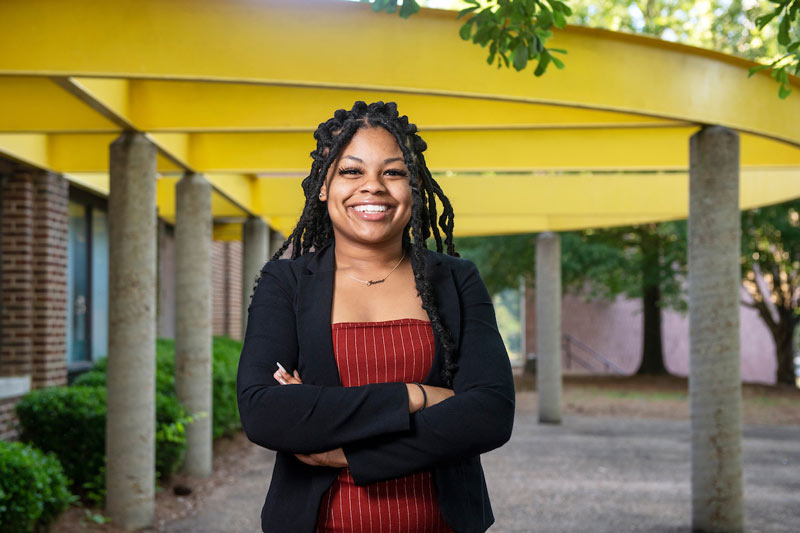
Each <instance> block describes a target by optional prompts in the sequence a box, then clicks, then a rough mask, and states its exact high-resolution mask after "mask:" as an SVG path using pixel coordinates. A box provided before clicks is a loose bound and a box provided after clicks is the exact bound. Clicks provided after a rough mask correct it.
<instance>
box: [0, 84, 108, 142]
mask: <svg viewBox="0 0 800 533" xmlns="http://www.w3.org/2000/svg"><path fill="white" fill-rule="evenodd" d="M116 129H117V127H116V126H115V125H114V123H112V122H111V121H109V120H108V119H106V118H105V117H103V116H101V115H99V114H98V113H97V112H96V111H94V110H92V109H91V108H89V107H88V106H87V105H86V104H84V103H83V102H80V101H78V100H76V99H75V98H74V96H72V95H70V94H67V93H66V92H64V90H63V88H62V87H59V86H58V85H57V84H55V83H53V81H52V80H50V79H49V78H44V77H33V76H0V132H6V133H26V132H30V133H34V132H36V133H50V132H82V131H84V132H85V131H106V132H107V131H114V130H116Z"/></svg>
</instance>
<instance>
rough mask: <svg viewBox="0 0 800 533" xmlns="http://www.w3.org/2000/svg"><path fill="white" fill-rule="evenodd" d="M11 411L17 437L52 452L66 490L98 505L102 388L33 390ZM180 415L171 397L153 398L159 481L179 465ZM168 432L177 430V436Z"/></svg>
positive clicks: (182, 421)
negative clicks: (69, 486)
mask: <svg viewBox="0 0 800 533" xmlns="http://www.w3.org/2000/svg"><path fill="white" fill-rule="evenodd" d="M16 411H17V416H18V418H19V421H20V425H21V426H22V433H21V435H20V438H21V439H22V440H23V441H25V442H30V443H32V444H34V445H35V446H37V447H38V448H40V449H42V450H45V451H48V452H53V453H55V455H56V456H58V458H59V460H60V461H61V464H62V465H63V467H64V470H65V472H66V474H67V476H68V477H69V478H70V480H71V481H72V490H73V491H75V492H77V493H79V494H81V495H82V496H83V497H84V499H86V500H90V501H94V502H101V501H102V500H103V498H104V494H105V488H104V487H105V478H104V473H103V469H104V467H105V432H106V389H105V387H85V386H74V385H73V386H71V387H49V388H45V389H38V390H34V391H32V392H30V393H28V394H27V395H25V396H24V397H23V398H22V400H21V401H20V402H19V403H18V404H17V405H16ZM186 416H187V415H186V412H185V410H184V409H183V407H182V406H181V405H180V404H179V403H178V401H177V399H175V398H174V396H167V395H165V394H161V393H157V394H156V420H155V423H156V425H157V427H158V431H157V434H156V471H157V473H158V475H160V476H168V475H169V474H171V473H173V472H174V471H175V470H176V469H177V468H178V466H180V463H181V461H182V460H183V454H184V451H185V449H186V439H185V435H183V433H182V427H181V425H182V424H185V423H186V422H185V421H186ZM171 427H173V428H176V427H177V432H176V429H173V430H172V431H171V430H170V428H171ZM176 435H177V437H176Z"/></svg>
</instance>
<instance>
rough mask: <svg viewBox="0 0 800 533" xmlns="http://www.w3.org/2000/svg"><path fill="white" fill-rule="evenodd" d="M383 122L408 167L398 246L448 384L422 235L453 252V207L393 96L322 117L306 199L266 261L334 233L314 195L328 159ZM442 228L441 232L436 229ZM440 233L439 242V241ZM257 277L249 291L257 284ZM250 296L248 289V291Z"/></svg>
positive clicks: (451, 366) (445, 340)
mask: <svg viewBox="0 0 800 533" xmlns="http://www.w3.org/2000/svg"><path fill="white" fill-rule="evenodd" d="M364 127H382V128H384V129H385V130H386V131H388V132H389V133H390V134H392V136H393V137H394V138H395V140H396V141H397V144H398V146H399V147H400V150H401V151H402V153H403V159H404V162H405V164H406V168H407V169H408V172H409V181H410V185H411V190H412V197H413V203H412V208H411V220H410V221H409V224H408V226H407V227H406V230H405V231H404V232H403V241H402V246H403V249H405V250H406V251H407V252H409V257H410V259H411V266H412V271H413V273H414V285H415V287H416V289H417V293H418V294H419V296H420V299H421V300H422V307H423V308H424V309H425V311H427V312H428V316H429V317H430V319H431V326H432V327H433V330H434V332H435V333H436V336H437V338H438V339H439V343H440V344H441V346H442V350H443V355H444V364H443V365H442V373H441V377H442V380H443V381H444V383H446V384H447V385H448V386H452V383H453V378H454V376H455V373H456V371H457V370H458V364H457V362H456V355H455V347H454V345H453V340H452V336H451V335H450V332H449V331H448V330H447V327H446V326H445V325H444V323H443V322H442V318H441V316H440V314H439V308H438V306H437V305H436V299H435V296H434V291H433V287H432V285H431V283H430V280H428V278H427V273H426V260H425V252H426V240H427V239H428V237H430V236H431V235H432V236H433V238H434V240H435V241H436V250H437V251H438V252H440V253H441V252H443V251H444V248H446V250H447V252H446V253H447V254H448V255H452V256H456V257H458V253H457V252H456V250H455V246H454V244H453V218H454V215H453V208H452V206H451V204H450V200H449V199H448V198H447V196H445V194H444V191H443V190H442V188H441V187H440V186H439V184H438V183H437V182H436V180H434V179H433V176H431V173H430V171H429V170H428V167H427V165H426V163H425V157H424V156H423V155H422V152H424V151H425V150H426V149H427V144H426V143H425V141H424V140H422V138H421V137H420V136H419V135H417V127H416V125H414V124H412V123H410V122H409V121H408V117H406V116H405V115H404V116H399V113H398V112H397V104H395V103H394V102H387V103H383V102H375V103H372V104H369V105H367V104H366V103H365V102H361V101H359V102H356V103H355V104H354V105H353V108H352V109H351V110H349V111H347V110H345V109H339V110H337V111H336V112H335V113H334V116H333V118H331V119H329V120H327V121H326V122H323V123H321V124H320V125H319V127H318V128H317V130H316V131H315V132H314V138H315V139H316V141H317V147H316V149H315V150H314V151H312V152H311V154H310V155H311V157H312V159H313V163H312V165H311V172H310V174H309V175H308V176H307V177H305V178H304V179H303V183H302V187H303V193H304V195H305V199H306V201H305V205H304V206H303V211H302V213H301V215H300V219H299V221H298V222H297V225H296V226H295V228H294V229H293V230H292V233H291V234H290V235H289V237H288V238H287V239H286V241H284V243H283V244H282V245H281V246H280V248H279V249H278V250H277V252H276V253H275V254H274V255H273V256H272V258H271V261H275V260H277V259H280V258H281V257H282V256H283V255H284V253H285V252H286V250H287V249H288V248H289V247H290V246H291V248H292V250H291V258H292V259H296V258H297V257H300V256H301V255H303V254H305V253H308V252H309V251H310V250H311V248H312V247H313V248H314V249H319V248H321V247H322V246H324V245H325V244H327V243H329V242H331V241H332V240H333V238H334V235H333V225H332V223H331V220H330V216H329V215H328V210H327V205H326V203H325V202H323V201H321V200H320V199H319V193H320V191H321V190H322V187H323V185H324V183H325V179H326V177H327V175H328V171H329V169H330V167H331V165H332V164H333V163H334V162H335V161H336V159H337V158H338V157H339V154H340V153H341V150H342V149H343V148H344V147H345V146H347V144H348V143H349V142H350V140H351V139H352V138H353V135H355V133H356V131H358V129H359V128H364ZM437 198H438V199H439V201H441V202H442V213H441V215H439V216H438V217H437V214H438V213H437V209H436V199H437ZM440 229H441V232H440ZM442 233H443V234H444V243H443V242H442ZM259 280H260V274H259V278H258V279H256V283H255V286H254V287H253V291H254V292H255V287H256V286H257V285H258V282H259ZM251 299H252V295H251Z"/></svg>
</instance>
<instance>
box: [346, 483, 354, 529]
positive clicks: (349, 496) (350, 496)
mask: <svg viewBox="0 0 800 533" xmlns="http://www.w3.org/2000/svg"><path fill="white" fill-rule="evenodd" d="M352 487H353V485H352V484H351V483H347V503H348V504H349V505H350V524H349V525H348V527H349V528H350V531H353V490H352Z"/></svg>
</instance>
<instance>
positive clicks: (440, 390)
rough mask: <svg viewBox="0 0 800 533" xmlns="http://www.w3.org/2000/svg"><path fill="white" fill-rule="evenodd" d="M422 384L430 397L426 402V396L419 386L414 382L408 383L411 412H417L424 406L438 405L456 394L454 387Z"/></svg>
mask: <svg viewBox="0 0 800 533" xmlns="http://www.w3.org/2000/svg"><path fill="white" fill-rule="evenodd" d="M422 386H423V387H424V388H425V395H426V396H427V398H428V401H427V403H425V398H424V397H423V396H422V391H421V390H419V387H417V386H416V385H415V384H413V383H406V389H408V412H409V413H416V412H417V411H419V410H420V409H422V407H423V406H424V407H430V406H431V405H436V404H437V403H440V402H443V401H444V400H446V399H448V398H450V397H451V396H454V395H455V392H453V390H452V389H447V388H445V387H434V386H433V385H422ZM423 404H424V405H423Z"/></svg>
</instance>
